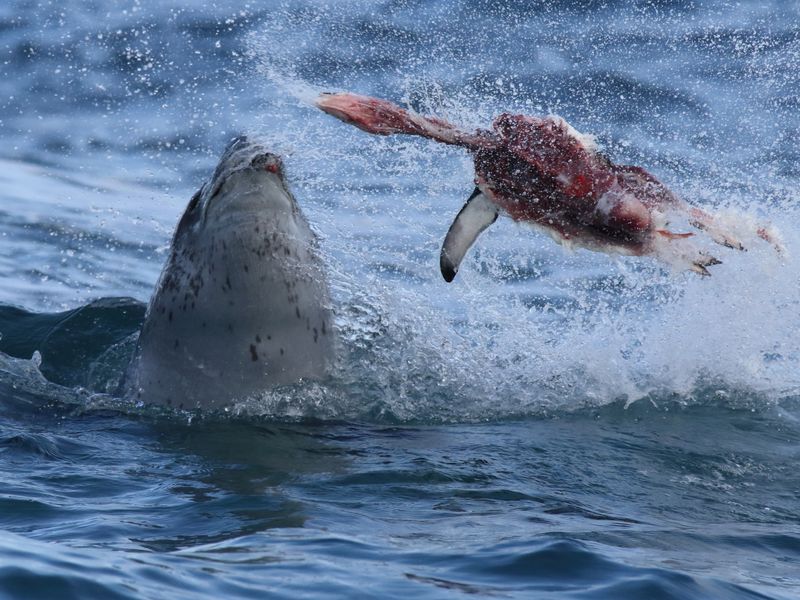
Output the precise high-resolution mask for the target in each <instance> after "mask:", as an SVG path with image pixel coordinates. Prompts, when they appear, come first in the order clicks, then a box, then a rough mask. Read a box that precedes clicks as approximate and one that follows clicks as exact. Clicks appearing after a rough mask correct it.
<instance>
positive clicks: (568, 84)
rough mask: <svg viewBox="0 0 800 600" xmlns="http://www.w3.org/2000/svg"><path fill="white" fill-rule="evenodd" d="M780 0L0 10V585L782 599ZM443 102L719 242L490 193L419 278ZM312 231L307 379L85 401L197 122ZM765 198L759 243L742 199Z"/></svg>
mask: <svg viewBox="0 0 800 600" xmlns="http://www.w3.org/2000/svg"><path fill="white" fill-rule="evenodd" d="M798 24H800V10H798V7H797V6H796V5H795V4H794V3H787V2H777V1H773V2H770V1H766V2H755V1H744V2H728V1H722V0H712V1H710V2H691V1H685V2H674V1H668V0H653V1H650V2H644V1H642V2H639V1H636V2H613V1H609V2H599V1H597V2H595V1H587V2H583V3H573V2H518V1H515V0H444V1H441V2H428V1H423V0H386V1H380V2H372V1H366V0H344V1H337V2H330V3H324V2H312V1H304V0H288V1H286V2H275V3H273V2H263V3H258V2H249V3H247V2H233V1H230V0H220V1H217V2H214V3H199V2H188V1H184V2H179V1H177V0H169V1H161V2H155V1H150V0H147V1H145V0H124V1H113V2H112V1H110V0H93V1H91V2H86V1H78V0H60V1H59V2H55V1H47V0H38V1H33V0H7V1H6V2H4V3H2V5H0V73H2V77H0V136H2V137H1V139H2V141H3V144H2V145H1V146H0V280H1V281H2V285H0V598H14V599H16V598H26V599H27V598H47V599H50V598H81V599H83V598H104V599H105V598H159V599H162V598H176V599H178V598H180V599H183V598H187V597H191V598H221V597H224V598H250V597H253V598H272V597H275V598H299V597H310V598H397V597H408V596H411V595H413V596H414V597H420V598H423V597H429V598H463V597H499V598H576V599H577V598H581V599H588V598H592V599H600V598H603V599H618V598H625V599H638V598H641V599H654V598H665V599H666V598H670V599H672V598H674V599H687V598H698V599H701V598H702V599H705V598H781V599H788V598H800V470H798V468H797V465H798V462H799V461H800V341H798V340H799V338H800V336H799V335H798V333H800V208H798V207H800V193H798V190H797V182H798V179H799V178H800V151H798V144H797V140H798V134H799V132H800V25H798ZM335 90H348V91H355V92H359V93H365V94H371V95H376V96H380V97H385V98H389V99H392V100H394V101H397V102H400V103H404V104H407V105H409V106H411V107H413V108H415V109H417V110H420V111H424V112H428V113H432V114H437V115H440V116H443V117H446V118H448V119H450V120H452V121H454V122H457V123H459V124H461V125H464V126H467V127H476V126H486V125H487V124H488V123H490V122H491V118H492V116H493V115H495V114H497V113H499V112H501V111H515V112H524V113H529V114H538V115H542V114H549V113H555V114H560V115H561V116H563V117H565V118H566V119H567V120H568V121H569V122H570V123H572V124H573V125H574V126H575V127H576V128H577V129H579V130H581V131H583V132H586V133H592V134H594V135H596V136H597V139H598V141H599V143H600V144H601V145H602V146H603V147H604V149H605V150H606V151H607V152H608V153H609V154H610V155H611V156H612V157H613V158H614V159H615V160H616V161H617V162H623V163H631V164H639V165H642V166H644V167H646V168H647V169H648V170H650V171H651V172H653V173H654V174H656V175H657V176H658V177H660V178H661V179H662V180H664V181H665V182H666V183H667V184H668V185H669V186H670V187H671V188H672V189H674V190H675V191H676V192H677V193H679V194H680V195H681V196H682V197H684V198H686V199H687V200H690V201H692V202H694V203H696V204H698V205H701V206H704V207H706V208H708V209H710V210H715V211H719V212H721V213H722V214H723V215H725V220H726V222H727V223H728V224H729V225H730V226H731V227H733V228H734V229H737V230H738V231H739V233H740V234H741V235H742V238H743V240H744V241H745V243H746V244H747V246H748V251H747V252H734V251H733V250H728V249H725V248H721V247H715V248H712V247H711V246H709V248H708V249H709V250H711V251H713V252H714V253H715V255H716V256H718V258H720V259H721V260H722V262H723V264H721V265H718V266H715V267H713V268H712V270H713V275H712V277H709V278H700V277H698V276H695V275H693V274H691V273H680V272H673V271H671V270H670V269H668V268H664V267H663V266H661V265H659V264H656V263H655V262H653V261H652V260H649V259H636V258H626V257H610V256H606V255H602V254H597V253H591V252H587V251H575V252H572V251H569V250H567V249H564V248H562V247H559V246H556V245H555V244H554V243H553V242H552V240H550V239H549V238H548V237H546V236H544V235H542V234H540V233H536V232H534V231H532V230H529V229H527V228H525V227H522V226H518V225H515V224H514V223H512V222H511V221H510V220H509V219H500V220H499V221H498V222H497V223H496V224H495V225H494V226H493V227H492V228H490V229H489V230H488V231H487V232H486V233H485V234H484V235H483V236H482V237H481V239H480V240H479V241H478V243H477V244H476V246H475V247H474V248H473V249H472V250H471V252H470V254H469V255H468V257H467V259H466V261H465V263H464V264H463V266H462V269H461V272H460V273H459V275H458V277H457V279H456V281H455V282H454V283H452V284H445V283H444V282H443V281H442V280H441V276H440V275H439V272H438V251H439V246H440V244H441V240H442V238H443V236H444V233H445V232H446V230H447V227H448V226H449V223H450V221H451V220H452V218H453V217H454V215H455V214H456V212H457V211H458V209H459V208H460V207H461V205H462V204H463V202H464V201H465V199H466V198H467V197H468V196H469V194H470V193H471V191H472V187H473V186H472V167H471V162H470V160H469V158H468V156H467V155H466V153H464V152H463V151H461V150H459V149H457V148H448V147H444V146H440V145H436V144H434V143H432V142H428V141H425V140H420V139H413V138H402V137H389V138H377V137H373V136H369V135H367V134H365V133H363V132H361V131H358V130H356V129H355V128H352V127H348V126H346V125H344V124H342V123H340V122H338V121H336V120H335V119H332V118H330V117H328V116H326V115H324V114H322V113H319V112H318V111H316V110H315V109H313V108H312V107H311V106H310V103H309V101H310V99H312V98H313V97H314V95H315V94H316V93H318V92H320V91H335ZM240 133H247V134H249V135H252V136H257V137H258V138H260V139H262V140H263V141H264V143H265V144H266V145H268V146H269V147H270V148H271V149H273V150H274V151H276V152H280V153H281V154H282V155H284V157H285V162H286V165H287V172H288V179H289V182H290V185H291V187H292V189H293V190H294V193H295V195H296V196H297V198H298V201H299V202H300V203H301V205H302V207H303V209H304V211H305V213H306V214H307V216H308V218H309V220H310V221H311V222H312V223H313V225H314V228H315V229H316V231H317V232H318V233H319V235H320V239H321V247H322V250H323V254H324V258H325V262H326V264H327V266H328V270H329V272H330V278H331V285H332V293H333V297H334V302H335V310H336V324H335V325H336V333H337V334H338V338H339V340H340V348H339V358H338V361H337V365H336V368H335V369H334V372H333V373H332V375H331V378H330V379H329V380H326V381H323V382H314V383H303V384H298V385H295V386H288V387H286V388H281V389H275V390H268V391H265V393H264V395H263V397H260V398H256V399H250V400H248V401H243V402H241V403H239V404H237V406H235V407H234V409H232V410H230V411H228V412H226V413H224V414H199V413H187V412H177V411H176V412H172V411H165V410H160V409H159V410H157V409H154V408H152V407H148V406H147V405H146V404H142V405H136V404H132V403H130V402H127V401H125V400H124V399H120V398H118V397H115V394H114V392H115V390H116V388H117V385H118V383H119V381H120V378H121V377H122V375H123V372H124V370H125V367H126V365H127V362H128V360H129V359H130V356H131V353H132V352H133V349H134V346H135V340H136V335H137V331H138V328H139V326H140V325H141V322H142V318H143V314H144V308H145V304H146V302H147V299H148V298H149V295H150V293H151V291H152V289H153V286H154V283H155V280H156V278H157V276H158V273H159V271H160V268H161V265H162V263H163V261H164V259H165V258H166V251H167V248H168V243H169V237H170V235H171V232H172V230H173V228H174V226H175V223H176V222H177V219H178V217H179V215H180V214H181V212H182V210H183V208H184V207H185V205H186V203H187V202H188V199H189V198H190V196H191V194H192V193H193V192H194V191H195V189H196V188H197V187H198V186H199V185H200V184H201V183H202V181H203V180H204V179H205V178H206V177H207V176H208V174H209V173H210V172H211V170H212V169H213V167H214V165H215V164H216V159H217V157H218V155H219V154H220V153H221V151H222V149H223V147H224V146H225V144H226V142H227V141H228V140H229V139H230V138H231V137H233V136H234V135H236V134H240ZM755 223H772V224H773V225H774V226H775V227H776V228H777V229H778V230H779V231H780V233H781V237H782V240H783V243H784V245H785V247H786V252H784V253H783V254H781V255H778V254H776V253H775V252H774V251H773V250H772V249H771V248H770V247H769V246H768V245H767V244H765V243H763V242H761V241H760V240H758V239H753V238H754V236H752V235H751V234H750V233H749V232H750V231H751V230H752V228H753V227H752V226H753V224H755Z"/></svg>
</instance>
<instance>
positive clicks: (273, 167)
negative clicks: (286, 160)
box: [250, 148, 283, 175]
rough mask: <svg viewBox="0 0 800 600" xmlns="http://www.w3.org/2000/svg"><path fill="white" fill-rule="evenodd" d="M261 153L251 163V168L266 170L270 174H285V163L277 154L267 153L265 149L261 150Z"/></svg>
mask: <svg viewBox="0 0 800 600" xmlns="http://www.w3.org/2000/svg"><path fill="white" fill-rule="evenodd" d="M259 150H260V152H259V154H257V155H256V156H255V157H254V158H253V160H251V161H250V166H251V167H252V168H254V169H264V170H265V171H267V172H268V173H275V174H276V175H280V174H282V172H283V161H282V160H281V157H280V156H278V155H277V154H272V153H271V152H266V151H264V150H263V148H259Z"/></svg>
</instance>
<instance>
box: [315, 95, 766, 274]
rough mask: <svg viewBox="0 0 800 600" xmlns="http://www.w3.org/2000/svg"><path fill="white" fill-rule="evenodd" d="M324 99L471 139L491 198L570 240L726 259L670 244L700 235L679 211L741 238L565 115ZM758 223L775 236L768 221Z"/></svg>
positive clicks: (714, 232)
mask: <svg viewBox="0 0 800 600" xmlns="http://www.w3.org/2000/svg"><path fill="white" fill-rule="evenodd" d="M317 106H318V107H319V108H320V109H322V110H323V111H325V112H327V113H329V114H331V115H333V116H336V117H337V118H339V119H341V120H343V121H345V122H347V123H350V124H352V125H355V126H356V127H359V128H360V129H363V130H364V131H367V132H369V133H373V134H378V135H391V134H398V133H399V134H410V135H418V136H422V137H427V138H430V139H434V140H436V141H439V142H442V143H445V144H452V145H457V146H462V147H464V148H466V149H467V150H468V151H469V152H470V153H471V154H472V156H473V158H474V163H475V182H476V185H477V187H478V189H479V190H480V191H481V192H482V193H483V194H485V195H486V197H487V198H489V199H490V200H491V202H493V203H495V204H496V205H497V206H499V207H500V208H501V209H502V210H503V211H505V212H506V213H507V214H508V215H509V216H511V218H512V219H514V220H516V221H521V222H527V223H531V224H533V225H537V226H539V227H542V228H544V229H547V230H549V231H550V232H551V233H553V234H555V235H554V237H556V239H558V240H560V241H562V242H569V243H574V244H576V245H581V246H585V247H588V248H591V249H594V250H601V251H606V252H622V253H625V254H635V255H642V254H654V255H656V256H658V257H660V258H662V259H665V260H669V259H675V258H677V259H678V260H677V261H674V262H684V263H688V265H687V266H689V268H691V269H693V270H695V271H698V272H700V273H702V274H708V272H707V270H706V269H705V266H707V265H710V264H717V263H718V262H719V261H717V260H716V259H713V258H711V257H709V256H707V255H705V254H703V253H701V252H699V251H697V250H696V249H688V250H686V251H683V250H679V251H674V250H673V249H670V248H668V246H665V244H669V243H670V242H672V241H673V240H680V239H683V238H687V237H690V236H692V235H693V234H691V233H674V232H670V231H667V230H666V229H665V225H666V217H665V215H666V214H667V213H668V212H679V213H682V214H683V215H684V216H686V217H687V218H688V219H689V221H690V222H691V224H692V225H694V226H696V227H698V228H700V229H704V230H707V231H708V232H709V234H710V235H711V237H712V239H713V240H714V241H716V242H718V243H720V244H723V245H726V246H729V247H732V248H739V249H742V248H743V247H742V245H741V244H740V243H739V242H738V241H737V240H736V239H735V238H734V237H733V236H731V235H730V234H728V233H727V232H725V231H724V230H722V229H721V228H719V227H717V226H716V225H715V223H714V219H713V218H712V216H711V215H709V214H708V213H706V212H704V211H702V210H700V209H699V208H696V207H692V206H690V205H688V204H687V203H685V202H683V201H682V200H680V199H678V198H677V197H676V196H675V195H674V194H672V192H670V191H669V189H667V187H666V186H665V185H664V184H662V183H661V182H660V181H659V180H658V179H657V178H656V177H654V176H653V175H651V174H650V173H648V172H647V171H646V170H644V169H642V168H641V167H636V166H629V165H617V164H615V163H613V162H612V161H611V160H610V159H609V158H608V157H606V156H605V155H603V154H601V153H600V152H598V151H597V149H596V147H595V144H594V141H593V140H592V139H591V138H590V137H589V136H583V135H581V134H580V133H578V132H577V131H575V130H574V129H573V128H572V127H571V126H570V125H569V124H568V123H567V122H566V121H564V120H563V119H561V118H559V117H555V116H548V117H542V118H539V117H531V116H526V115H513V114H507V113H506V114H501V115H500V116H498V117H497V118H496V119H495V120H494V123H493V124H492V130H491V131H488V130H481V129H479V130H477V131H475V132H472V133H471V132H465V131H462V130H460V129H458V128H457V127H455V126H454V125H452V124H450V123H448V122H446V121H444V120H442V119H438V118H433V117H426V116H422V115H419V114H417V113H414V112H412V111H408V110H405V109H403V108H400V107H399V106H396V105H394V104H392V103H390V102H387V101H385V100H380V99H377V98H371V97H367V96H359V95H356V94H348V93H341V94H323V95H321V96H320V97H319V99H318V100H317ZM758 233H759V235H760V236H761V237H763V238H764V239H766V240H768V241H773V240H772V238H771V237H770V235H769V233H767V232H766V230H763V233H762V230H759V232H758ZM669 255H674V256H669Z"/></svg>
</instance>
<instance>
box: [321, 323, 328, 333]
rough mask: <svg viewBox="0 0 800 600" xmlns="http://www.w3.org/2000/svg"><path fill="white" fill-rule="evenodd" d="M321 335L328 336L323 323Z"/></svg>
mask: <svg viewBox="0 0 800 600" xmlns="http://www.w3.org/2000/svg"><path fill="white" fill-rule="evenodd" d="M322 335H328V328H327V327H326V326H325V321H323V322H322Z"/></svg>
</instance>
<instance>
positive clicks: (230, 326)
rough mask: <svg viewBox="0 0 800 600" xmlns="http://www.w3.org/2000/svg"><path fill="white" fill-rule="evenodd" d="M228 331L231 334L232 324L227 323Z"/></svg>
mask: <svg viewBox="0 0 800 600" xmlns="http://www.w3.org/2000/svg"><path fill="white" fill-rule="evenodd" d="M228 331H230V332H231V333H233V323H228Z"/></svg>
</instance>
